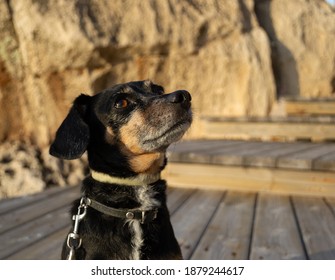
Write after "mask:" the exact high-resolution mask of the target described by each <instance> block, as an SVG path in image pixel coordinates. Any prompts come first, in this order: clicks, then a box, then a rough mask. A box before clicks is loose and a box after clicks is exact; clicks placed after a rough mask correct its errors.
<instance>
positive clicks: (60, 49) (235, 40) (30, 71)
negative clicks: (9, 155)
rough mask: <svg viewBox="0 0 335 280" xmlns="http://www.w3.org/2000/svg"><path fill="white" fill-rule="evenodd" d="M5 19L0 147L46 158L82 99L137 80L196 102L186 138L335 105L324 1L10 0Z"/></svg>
mask: <svg viewBox="0 0 335 280" xmlns="http://www.w3.org/2000/svg"><path fill="white" fill-rule="evenodd" d="M0 14H1V17H0V38H1V40H0V107H1V110H0V142H4V141H20V142H25V143H31V144H34V145H35V146H36V147H38V149H40V151H38V153H43V152H41V151H46V149H47V147H48V145H49V143H50V141H51V139H52V138H53V135H54V133H55V131H56V129H57V127H58V126H59V124H60V122H61V121H62V120H63V118H64V117H65V115H66V113H67V111H68V109H69V107H70V106H71V102H72V100H73V99H74V98H75V97H76V96H77V95H79V94H80V93H81V92H85V93H89V94H94V93H97V92H98V91H100V90H101V89H103V88H106V87H109V86H111V85H113V84H116V83H122V82H126V81H130V80H140V79H151V80H153V81H154V82H156V83H159V84H162V85H163V86H164V87H165V89H166V91H167V92H169V91H174V90H176V89H187V90H189V91H190V92H191V93H192V97H193V107H194V111H195V117H196V118H195V119H196V121H195V123H194V125H193V129H192V130H191V132H190V133H189V135H188V136H189V137H197V136H198V135H199V133H200V132H199V126H198V121H197V120H198V119H199V117H201V116H204V115H211V116H213V115H214V116H265V115H267V114H269V112H270V110H271V107H272V105H273V103H274V101H275V99H276V94H277V95H279V96H298V95H301V96H307V97H315V96H332V95H333V94H334V87H335V85H334V84H335V80H334V77H335V69H334V63H333V62H334V56H335V49H334V44H333V42H334V41H335V40H334V34H335V32H334V24H335V15H334V11H333V10H331V8H330V6H329V5H327V4H326V3H324V2H323V1H321V0H314V1H309V0H296V1H291V0H272V1H270V0H226V1H222V0H209V1H203V0H188V1H178V0H148V1H137V0H115V1H108V0H87V1H81V0H74V1H67V0H57V1H45V0H26V1H20V0H6V1H0ZM331 61H333V62H332V63H331ZM0 156H1V155H0ZM52 160H53V159H52V158H51V157H50V158H46V160H45V161H43V162H42V163H43V164H45V163H46V162H49V161H50V162H51V161H52ZM42 163H41V161H39V164H40V165H41V164H42ZM57 164H58V163H57ZM41 168H42V169H43V168H44V167H43V166H42V165H41ZM64 172H65V171H64ZM42 173H43V172H42ZM42 173H41V174H42ZM40 178H41V180H43V178H44V177H43V176H42V175H41V176H40ZM65 183H68V182H67V181H66V182H65ZM0 187H2V186H0Z"/></svg>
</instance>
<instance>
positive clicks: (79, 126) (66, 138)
mask: <svg viewBox="0 0 335 280" xmlns="http://www.w3.org/2000/svg"><path fill="white" fill-rule="evenodd" d="M90 102H91V96H88V95H85V94H81V95H80V96H78V97H77V98H76V99H75V101H74V103H73V105H72V107H71V109H70V112H69V113H68V115H67V116H66V118H65V120H64V121H63V122H62V124H61V125H60V127H59V128H58V130H57V132H56V138H55V140H54V142H53V143H52V144H51V147H50V150H49V152H50V154H51V155H52V156H55V157H58V158H62V159H76V158H80V157H81V155H82V154H83V153H84V152H85V151H86V148H87V145H88V142H89V138H90V131H89V126H88V124H87V123H86V121H85V119H86V117H85V115H86V114H87V110H88V106H89V104H90Z"/></svg>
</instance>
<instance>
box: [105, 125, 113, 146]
mask: <svg viewBox="0 0 335 280" xmlns="http://www.w3.org/2000/svg"><path fill="white" fill-rule="evenodd" d="M105 139H106V141H107V142H108V143H109V144H114V142H115V134H114V131H113V130H112V128H111V127H107V128H106V133H105Z"/></svg>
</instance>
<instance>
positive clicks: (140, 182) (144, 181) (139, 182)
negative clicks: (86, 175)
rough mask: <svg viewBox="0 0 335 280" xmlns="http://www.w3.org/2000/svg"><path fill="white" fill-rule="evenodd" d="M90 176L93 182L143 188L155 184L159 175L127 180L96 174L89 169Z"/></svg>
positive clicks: (140, 175)
mask: <svg viewBox="0 0 335 280" xmlns="http://www.w3.org/2000/svg"><path fill="white" fill-rule="evenodd" d="M91 176H92V178H93V179H94V180H96V181H98V182H101V183H107V184H117V185H123V186H135V187H136V186H138V187H140V186H145V185H150V184H153V183H155V182H157V181H158V180H159V179H160V173H156V174H139V175H136V176H133V177H129V178H122V177H115V176H111V175H109V174H106V173H102V172H97V171H95V170H92V169H91Z"/></svg>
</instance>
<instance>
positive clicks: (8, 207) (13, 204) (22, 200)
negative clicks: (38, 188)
mask: <svg viewBox="0 0 335 280" xmlns="http://www.w3.org/2000/svg"><path fill="white" fill-rule="evenodd" d="M70 188H71V187H54V188H50V189H47V190H44V191H42V192H39V193H36V194H31V195H27V196H20V197H15V198H9V199H2V200H0V215H1V214H4V213H7V212H11V211H13V210H16V209H18V208H20V207H24V206H26V205H29V204H31V203H35V202H36V201H37V200H42V199H45V198H48V197H50V196H52V195H54V194H58V193H60V192H68V191H70Z"/></svg>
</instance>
